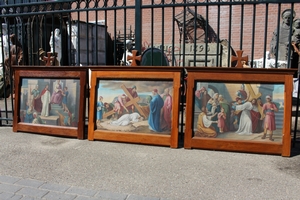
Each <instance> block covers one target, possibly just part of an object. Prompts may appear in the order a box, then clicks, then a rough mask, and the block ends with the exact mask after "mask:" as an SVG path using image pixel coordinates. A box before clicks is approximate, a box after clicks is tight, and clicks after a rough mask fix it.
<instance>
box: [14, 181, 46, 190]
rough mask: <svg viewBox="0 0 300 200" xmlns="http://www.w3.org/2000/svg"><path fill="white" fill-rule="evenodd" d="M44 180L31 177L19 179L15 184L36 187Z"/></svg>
mask: <svg viewBox="0 0 300 200" xmlns="http://www.w3.org/2000/svg"><path fill="white" fill-rule="evenodd" d="M44 183H45V182H43V181H38V180H33V179H21V180H19V181H18V182H16V183H15V184H16V185H23V186H27V187H35V188H38V187H40V186H41V185H43V184H44Z"/></svg>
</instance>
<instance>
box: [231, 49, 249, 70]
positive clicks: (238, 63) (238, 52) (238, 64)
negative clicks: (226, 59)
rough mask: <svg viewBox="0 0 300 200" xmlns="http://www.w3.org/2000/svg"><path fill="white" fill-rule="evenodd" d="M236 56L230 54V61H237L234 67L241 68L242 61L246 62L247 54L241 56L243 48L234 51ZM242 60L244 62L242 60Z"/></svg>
mask: <svg viewBox="0 0 300 200" xmlns="http://www.w3.org/2000/svg"><path fill="white" fill-rule="evenodd" d="M236 54H237V56H231V62H234V61H237V63H236V65H235V67H237V68H243V63H244V62H246V63H247V62H248V56H244V57H243V56H242V55H243V50H238V51H236ZM243 61H244V62H243Z"/></svg>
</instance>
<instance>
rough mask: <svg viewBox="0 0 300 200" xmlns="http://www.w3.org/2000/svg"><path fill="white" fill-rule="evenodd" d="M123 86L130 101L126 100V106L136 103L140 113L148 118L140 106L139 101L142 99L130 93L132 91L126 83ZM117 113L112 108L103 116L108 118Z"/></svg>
mask: <svg viewBox="0 0 300 200" xmlns="http://www.w3.org/2000/svg"><path fill="white" fill-rule="evenodd" d="M121 88H122V89H123V91H124V92H125V94H126V95H127V97H129V99H130V100H129V101H128V102H126V103H125V104H124V106H125V107H128V106H131V105H134V106H135V107H136V109H137V110H138V111H139V113H140V114H141V115H142V116H144V118H147V116H146V115H145V113H144V112H143V110H142V109H141V108H140V106H139V104H138V102H139V100H140V97H136V98H133V97H132V96H131V94H130V92H129V91H128V90H127V88H126V86H125V85H124V84H122V85H121ZM114 113H115V111H114V110H111V111H109V112H106V113H104V114H103V118H107V117H109V116H111V115H113V114H114Z"/></svg>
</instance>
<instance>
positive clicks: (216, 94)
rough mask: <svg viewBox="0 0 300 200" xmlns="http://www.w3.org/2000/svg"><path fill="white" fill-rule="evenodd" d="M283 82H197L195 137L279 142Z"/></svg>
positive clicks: (280, 136)
mask: <svg viewBox="0 0 300 200" xmlns="http://www.w3.org/2000/svg"><path fill="white" fill-rule="evenodd" d="M283 93H284V85H283V84H243V83H241V84H237V83H234V84H233V83H213V82H210V83H207V82H198V83H197V89H196V91H195V98H194V100H195V107H194V136H196V137H210V138H226V139H238V140H259V141H265V139H267V141H274V140H275V141H277V142H279V141H281V140H282V126H283V124H282V121H283V105H284V96H283Z"/></svg>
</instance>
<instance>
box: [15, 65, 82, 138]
mask: <svg viewBox="0 0 300 200" xmlns="http://www.w3.org/2000/svg"><path fill="white" fill-rule="evenodd" d="M47 69H48V68H47ZM47 69H46V70H44V71H43V73H42V75H41V72H39V71H35V70H34V69H33V70H32V71H30V70H29V71H28V72H27V71H26V72H25V71H23V70H18V69H17V70H16V74H17V76H16V77H17V82H18V84H17V88H16V89H17V98H16V106H17V109H16V110H15V113H16V115H15V117H16V123H15V124H14V130H16V131H18V130H19V131H29V132H37V133H45V134H47V133H50V134H54V135H65V136H72V137H78V138H82V137H83V133H82V130H83V128H82V126H83V117H82V115H83V110H82V109H83V98H82V97H81V96H83V94H84V90H83V88H84V84H85V74H86V73H85V70H84V71H82V70H81V71H79V72H77V73H76V72H69V73H68V72H67V71H65V72H63V73H61V72H60V71H59V70H57V71H55V72H53V71H51V72H49V73H47ZM49 70H50V69H49ZM31 73H32V74H31ZM28 75H29V76H28ZM65 75H68V76H65ZM79 130H80V131H81V132H80V133H79V132H78V131H79Z"/></svg>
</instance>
